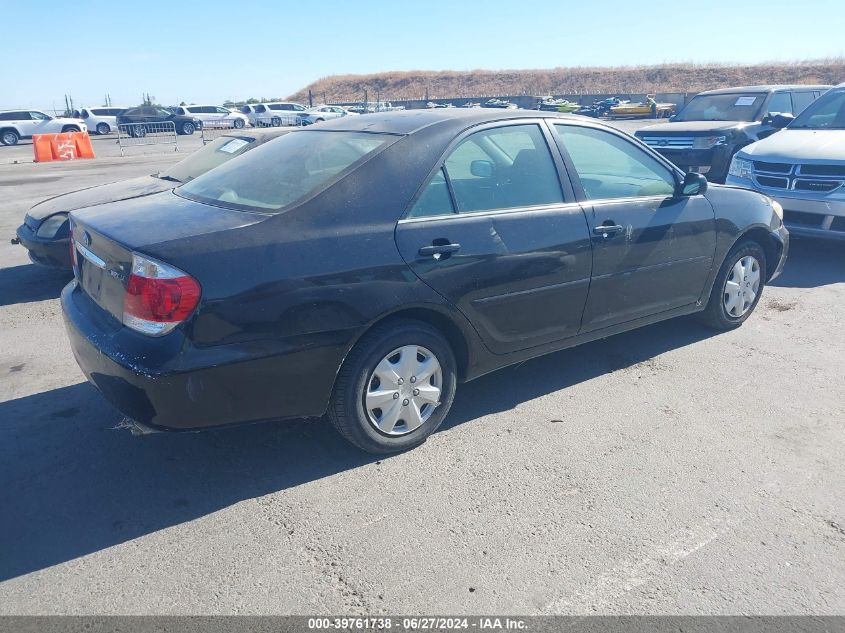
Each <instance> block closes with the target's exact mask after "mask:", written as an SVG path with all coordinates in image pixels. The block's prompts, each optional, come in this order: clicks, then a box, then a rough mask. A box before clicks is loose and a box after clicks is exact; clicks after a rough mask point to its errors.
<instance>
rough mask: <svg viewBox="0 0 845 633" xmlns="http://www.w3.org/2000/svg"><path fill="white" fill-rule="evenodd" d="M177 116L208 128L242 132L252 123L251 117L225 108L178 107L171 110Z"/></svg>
mask: <svg viewBox="0 0 845 633" xmlns="http://www.w3.org/2000/svg"><path fill="white" fill-rule="evenodd" d="M171 109H172V110H173V111H174V112H175V113H176V114H183V115H185V116H191V117H194V118H195V119H199V120H200V121H202V125H203V127H207V128H235V129H236V130H240V129H241V128H243V127H246V125H247V124H248V123H249V122H250V121H249V117H248V116H246V115H245V114H243V113H241V112H235V111H233V110H230V109H229V108H224V107H223V106H214V105H196V104H193V103H192V104H191V105H187V106H177V107H175V108H171Z"/></svg>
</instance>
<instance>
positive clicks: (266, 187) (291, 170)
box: [177, 130, 398, 212]
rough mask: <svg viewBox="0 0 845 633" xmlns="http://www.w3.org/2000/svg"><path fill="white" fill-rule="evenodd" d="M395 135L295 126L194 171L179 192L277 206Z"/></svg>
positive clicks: (226, 202)
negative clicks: (299, 129)
mask: <svg viewBox="0 0 845 633" xmlns="http://www.w3.org/2000/svg"><path fill="white" fill-rule="evenodd" d="M397 138H398V137H396V136H393V135H389V134H368V133H366V132H321V131H318V130H309V131H307V132H294V133H291V134H286V135H285V136H282V137H280V138H277V139H275V140H273V141H271V142H269V143H265V144H264V145H262V146H261V147H258V148H256V149H254V150H252V151H250V152H248V153H247V154H246V155H245V156H243V157H241V158H239V159H238V160H235V161H230V162H228V163H226V164H224V165H221V166H220V167H218V168H217V169H214V170H212V171H210V172H208V173H206V174H203V175H202V176H199V177H197V178H196V179H195V180H192V181H191V182H189V183H187V184H185V185H182V186H181V187H179V188H178V189H177V192H178V193H179V194H180V195H182V196H184V197H186V198H189V199H192V200H197V201H199V202H207V203H211V204H215V205H218V206H223V207H227V208H231V209H242V210H252V211H264V212H268V211H281V210H283V209H284V208H286V207H289V206H291V205H293V204H295V203H297V202H298V201H300V200H302V199H304V198H306V197H307V196H309V195H310V194H312V193H314V192H316V191H317V190H319V189H320V188H321V187H323V186H325V185H328V184H329V183H330V182H331V181H332V180H333V179H334V178H336V177H338V176H341V175H342V174H344V173H348V171H351V170H352V169H354V167H356V166H357V165H359V164H360V163H361V162H363V161H364V160H365V159H367V158H369V157H370V156H372V155H373V154H375V153H376V152H378V151H379V150H380V149H382V148H384V147H385V146H386V145H387V144H388V143H389V142H390V141H392V140H395V139H397Z"/></svg>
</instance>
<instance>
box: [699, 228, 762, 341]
mask: <svg viewBox="0 0 845 633" xmlns="http://www.w3.org/2000/svg"><path fill="white" fill-rule="evenodd" d="M766 270H767V269H766V253H765V252H764V251H763V248H762V247H761V246H760V244H758V243H757V242H755V241H754V240H750V239H745V240H741V241H740V242H738V243H737V244H735V245H734V247H733V248H732V249H731V250H730V252H729V253H728V255H727V257H725V261H724V262H722V267H721V268H720V269H719V274H718V275H716V281H715V282H714V283H713V290H712V291H711V292H710V299H709V301H708V302H707V307H706V308H705V309H704V311H703V312H701V313H700V314H699V316H698V318H699V320H700V321H701V322H702V323H704V324H705V325H707V326H708V327H711V328H713V329H716V330H733V329H735V328H738V327H739V326H740V325H742V324H743V323H745V321H746V320H747V319H748V317H750V316H751V313H752V312H754V308H756V307H757V304H758V303H759V302H760V297H761V296H762V295H763V287H764V286H765V280H766V278H767V277H766ZM755 280H756V285H755ZM752 293H753V296H752Z"/></svg>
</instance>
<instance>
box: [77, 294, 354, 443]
mask: <svg viewBox="0 0 845 633" xmlns="http://www.w3.org/2000/svg"><path fill="white" fill-rule="evenodd" d="M61 300H62V312H63V315H64V321H65V327H66V329H67V333H68V337H69V338H70V344H71V349H72V350H73V354H74V356H75V358H76V361H77V363H78V364H79V367H80V368H81V369H82V371H83V373H84V374H85V376H86V378H87V379H88V381H89V382H91V383H92V384H93V385H94V386H95V387H96V388H97V390H98V391H100V393H101V394H102V395H103V396H104V397H105V398H106V399H107V400H108V401H109V402H111V403H112V404H113V405H114V406H115V407H116V408H117V409H118V410H119V411H120V412H121V413H123V414H124V415H126V416H127V417H129V418H131V419H132V420H135V421H137V422H139V423H140V424H141V425H144V426H149V427H152V428H157V429H165V430H197V429H202V428H208V427H217V426H223V425H231V424H239V423H245V422H256V421H261V420H271V419H284V418H303V417H319V416H321V415H323V414H324V413H325V411H326V407H327V406H328V401H329V398H330V396H331V391H332V388H333V385H334V378H335V375H336V373H337V370H338V368H339V367H340V363H341V362H342V360H343V356H344V354H345V352H346V347H345V344H344V343H342V342H341V341H340V340H339V339H342V338H343V337H342V336H335V337H333V338H334V339H335V340H331V338H332V337H329V340H328V341H326V340H324V341H322V342H323V343H324V344H323V345H312V346H310V347H308V346H293V345H288V346H287V349H285V350H284V351H281V352H278V349H276V350H274V352H276V353H273V354H272V355H264V356H257V354H259V353H261V352H256V351H255V348H256V347H257V346H256V344H255V343H254V342H253V343H252V344H251V345H246V346H234V345H231V346H217V347H213V348H204V349H203V348H196V347H192V346H190V345H188V344H187V343H186V341H185V339H184V336H183V335H182V333H181V332H180V331H179V330H178V328H177V330H176V331H174V332H173V333H172V334H169V335H167V336H164V337H161V338H150V337H145V336H143V335H140V334H137V333H135V332H132V331H131V330H129V329H128V328H124V327H122V326H121V325H120V324H118V323H117V322H116V321H115V320H114V319H112V318H111V317H110V316H108V315H106V314H105V313H103V312H102V310H100V309H99V308H98V307H97V306H96V305H95V304H93V302H91V300H90V299H88V297H87V296H86V295H85V294H84V293H83V292H82V291H81V290H80V289H79V288H78V285H77V282H76V281H72V282H71V283H70V284H68V285H67V286H66V287H65V288H64V290H63V291H62V297H61ZM171 337H176V338H175V339H174V338H171ZM168 339H170V340H168ZM315 342H316V341H314V340H312V341H311V343H312V344H313V343H315ZM268 347H269V345H268ZM276 347H277V348H278V347H279V346H278V345H277V346H276ZM263 351H264V350H262V352H263ZM149 359H154V360H153V361H152V362H153V363H157V366H155V367H152V366H150V365H151V363H150V360H149Z"/></svg>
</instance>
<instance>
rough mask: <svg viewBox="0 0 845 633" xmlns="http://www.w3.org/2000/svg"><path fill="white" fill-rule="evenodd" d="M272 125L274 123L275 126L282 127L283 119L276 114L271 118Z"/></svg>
mask: <svg viewBox="0 0 845 633" xmlns="http://www.w3.org/2000/svg"><path fill="white" fill-rule="evenodd" d="M270 125H272V126H273V127H281V126H282V120H281V119H280V118H279V117H277V116H274V117H273V118H272V119H270Z"/></svg>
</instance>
